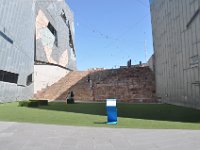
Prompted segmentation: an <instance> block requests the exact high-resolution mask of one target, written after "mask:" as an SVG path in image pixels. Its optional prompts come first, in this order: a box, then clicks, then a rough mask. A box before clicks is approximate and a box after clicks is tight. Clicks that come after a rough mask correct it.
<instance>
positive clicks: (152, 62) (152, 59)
mask: <svg viewBox="0 0 200 150" xmlns="http://www.w3.org/2000/svg"><path fill="white" fill-rule="evenodd" d="M147 66H149V68H150V69H151V70H152V71H155V56H154V54H153V55H152V56H151V57H150V58H149V60H148V62H147Z"/></svg>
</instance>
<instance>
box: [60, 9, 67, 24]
mask: <svg viewBox="0 0 200 150" xmlns="http://www.w3.org/2000/svg"><path fill="white" fill-rule="evenodd" d="M60 16H61V18H62V19H63V21H64V22H65V24H67V17H66V15H65V12H64V10H62V12H61V15H60Z"/></svg>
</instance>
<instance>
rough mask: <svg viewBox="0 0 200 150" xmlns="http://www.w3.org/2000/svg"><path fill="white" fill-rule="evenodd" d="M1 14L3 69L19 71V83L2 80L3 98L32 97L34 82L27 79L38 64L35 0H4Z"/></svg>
mask: <svg viewBox="0 0 200 150" xmlns="http://www.w3.org/2000/svg"><path fill="white" fill-rule="evenodd" d="M0 18H1V19H0V32H1V33H2V34H1V35H0V70H2V71H6V72H11V73H15V74H18V75H19V76H18V81H17V83H8V82H4V81H0V102H7V101H14V100H17V99H20V100H22V99H27V98H30V97H32V95H33V84H30V85H29V86H27V85H26V81H27V76H28V75H30V74H32V73H33V64H34V50H33V49H34V7H33V5H32V1H27V0H0ZM8 38H9V39H8ZM10 40H11V41H12V42H9V41H10Z"/></svg>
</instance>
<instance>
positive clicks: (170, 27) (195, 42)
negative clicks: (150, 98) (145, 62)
mask: <svg viewBox="0 0 200 150" xmlns="http://www.w3.org/2000/svg"><path fill="white" fill-rule="evenodd" d="M150 4H151V15H152V26H153V40H154V52H155V69H156V91H157V95H158V96H160V97H161V98H162V101H163V102H167V103H172V104H176V105H182V106H187V107H193V108H200V10H199V8H200V0H151V1H150Z"/></svg>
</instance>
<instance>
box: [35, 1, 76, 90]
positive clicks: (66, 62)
mask: <svg viewBox="0 0 200 150" xmlns="http://www.w3.org/2000/svg"><path fill="white" fill-rule="evenodd" d="M35 17H36V24H35V57H34V58H35V65H34V70H35V71H34V81H35V82H34V93H37V92H38V91H40V90H42V89H43V88H46V87H48V86H50V85H52V84H54V83H55V82H57V81H58V80H59V79H61V78H62V77H64V76H65V75H66V74H67V73H68V72H69V71H70V70H75V69H76V61H75V60H76V59H75V58H76V55H75V48H74V17H73V13H72V12H71V10H70V8H69V6H68V5H67V4H66V2H65V1H64V0H56V1H53V2H52V1H44V0H37V1H36V3H35ZM47 70H48V71H47Z"/></svg>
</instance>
